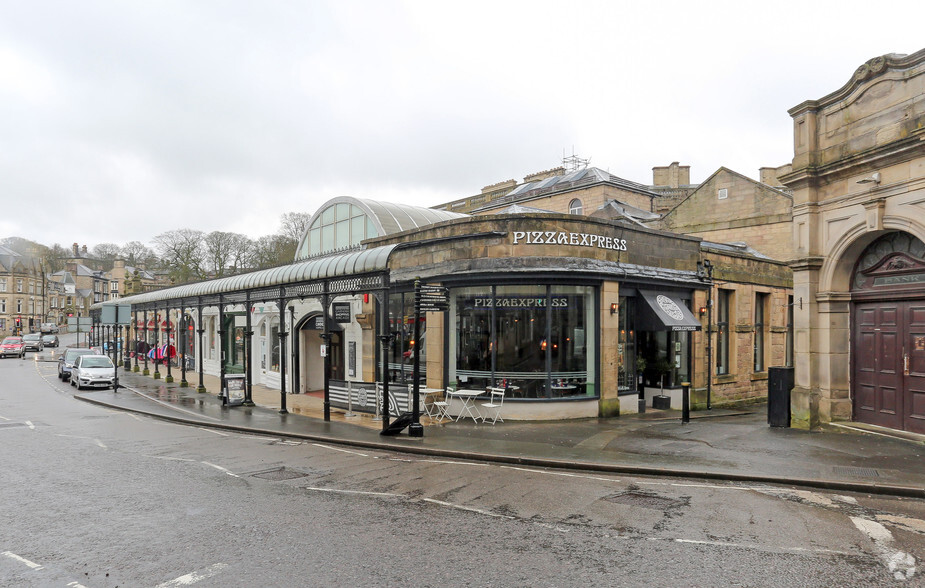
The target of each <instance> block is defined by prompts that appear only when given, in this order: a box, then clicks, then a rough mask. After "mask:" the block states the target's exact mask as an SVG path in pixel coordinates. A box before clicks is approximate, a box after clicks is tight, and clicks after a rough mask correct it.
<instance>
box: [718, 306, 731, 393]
mask: <svg viewBox="0 0 925 588" xmlns="http://www.w3.org/2000/svg"><path fill="white" fill-rule="evenodd" d="M731 307H732V290H722V289H721V290H719V291H718V296H717V300H716V373H717V375H723V374H728V373H729V322H730V318H731V317H730V313H731Z"/></svg>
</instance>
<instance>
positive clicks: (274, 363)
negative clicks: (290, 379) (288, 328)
mask: <svg viewBox="0 0 925 588" xmlns="http://www.w3.org/2000/svg"><path fill="white" fill-rule="evenodd" d="M279 359H280V354H279V321H277V320H275V319H274V321H273V324H272V325H270V371H271V372H279Z"/></svg>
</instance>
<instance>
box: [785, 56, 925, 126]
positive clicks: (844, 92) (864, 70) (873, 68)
mask: <svg viewBox="0 0 925 588" xmlns="http://www.w3.org/2000/svg"><path fill="white" fill-rule="evenodd" d="M920 63H925V49H921V50H919V51H916V52H915V53H913V54H911V55H897V54H895V53H889V54H887V55H881V56H880V57H874V58H873V59H869V60H867V61H866V62H865V63H863V64H862V65H861V66H860V67H858V68H857V69H856V70H855V71H854V75H853V76H852V77H851V79H850V80H848V82H847V83H846V84H845V85H844V86H842V87H841V88H839V89H838V90H835V91H834V92H832V93H831V94H828V95H827V96H824V97H822V98H820V99H818V100H807V101H805V102H803V103H802V104H800V105H798V106H794V107H793V108H791V109H790V110H788V111H787V112H788V113H789V114H790V116H792V117H796V116H797V115H799V114H802V113H804V112H810V111H818V110H820V109H822V108H824V107H825V106H828V105H830V104H834V103H836V102H840V101H842V100H844V99H845V98H847V97H848V96H849V95H851V93H852V92H854V91H855V90H857V89H858V88H859V87H860V86H861V85H863V84H864V83H866V82H867V81H868V80H870V79H873V78H875V77H877V76H880V75H883V74H885V73H888V72H890V71H897V70H908V69H910V68H912V67H915V66H916V65H919V64H920Z"/></svg>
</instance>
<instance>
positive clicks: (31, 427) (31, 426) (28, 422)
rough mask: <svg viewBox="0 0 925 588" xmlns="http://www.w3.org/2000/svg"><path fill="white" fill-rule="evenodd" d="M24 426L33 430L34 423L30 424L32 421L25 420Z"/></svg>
mask: <svg viewBox="0 0 925 588" xmlns="http://www.w3.org/2000/svg"><path fill="white" fill-rule="evenodd" d="M26 426H27V427H29V428H30V429H32V430H33V431H34V430H35V425H33V424H32V421H26Z"/></svg>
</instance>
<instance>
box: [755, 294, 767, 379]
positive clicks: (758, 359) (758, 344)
mask: <svg viewBox="0 0 925 588" xmlns="http://www.w3.org/2000/svg"><path fill="white" fill-rule="evenodd" d="M767 306H768V295H767V294H765V293H762V292H756V293H755V337H754V347H753V354H754V358H755V361H754V366H753V370H754V371H755V372H763V371H765V369H766V367H765V348H766V345H765V344H766V342H767V336H766V333H765V330H766V328H767V314H768V309H767Z"/></svg>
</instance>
